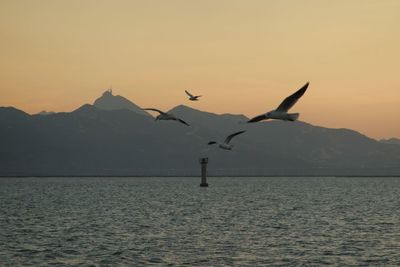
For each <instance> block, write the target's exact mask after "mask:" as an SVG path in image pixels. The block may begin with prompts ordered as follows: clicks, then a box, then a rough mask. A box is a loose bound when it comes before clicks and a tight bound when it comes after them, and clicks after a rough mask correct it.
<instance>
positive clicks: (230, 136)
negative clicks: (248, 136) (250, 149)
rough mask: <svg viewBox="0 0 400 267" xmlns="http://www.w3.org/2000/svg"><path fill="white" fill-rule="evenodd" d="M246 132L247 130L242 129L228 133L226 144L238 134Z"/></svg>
mask: <svg viewBox="0 0 400 267" xmlns="http://www.w3.org/2000/svg"><path fill="white" fill-rule="evenodd" d="M244 132H245V131H240V132H237V133H233V134H231V135H228V137H227V138H226V139H225V144H229V142H230V141H231V140H232V138H233V137H235V136H236V135H239V134H242V133H244Z"/></svg>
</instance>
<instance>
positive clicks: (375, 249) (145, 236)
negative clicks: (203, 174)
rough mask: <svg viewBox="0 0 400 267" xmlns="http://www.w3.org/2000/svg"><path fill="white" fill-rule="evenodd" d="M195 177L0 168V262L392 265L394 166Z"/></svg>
mask: <svg viewBox="0 0 400 267" xmlns="http://www.w3.org/2000/svg"><path fill="white" fill-rule="evenodd" d="M199 182H200V181H199V178H196V179H195V178H3V179H0V265H1V266H46V265H48V266H148V265H154V266H175V265H179V266H185V265H189V266H223V265H228V266H267V265H271V266H279V265H282V266H288V265H293V266H299V265H305V266H313V265H315V266H317V265H318V266H319V265H331V264H337V265H357V266H359V265H371V266H382V265H385V266H386V265H394V266H396V265H397V266H398V265H400V178H210V179H209V183H210V187H209V188H200V187H199Z"/></svg>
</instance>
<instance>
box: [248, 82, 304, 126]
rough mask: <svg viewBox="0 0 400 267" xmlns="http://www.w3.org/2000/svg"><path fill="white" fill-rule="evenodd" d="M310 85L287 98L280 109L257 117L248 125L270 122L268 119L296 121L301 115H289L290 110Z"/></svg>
mask: <svg viewBox="0 0 400 267" xmlns="http://www.w3.org/2000/svg"><path fill="white" fill-rule="evenodd" d="M309 84H310V83H309V82H308V83H306V84H305V85H304V86H303V87H301V88H300V89H299V90H297V91H296V92H295V93H294V94H292V95H290V96H288V97H286V98H285V100H283V101H282V103H281V104H280V105H279V107H278V108H277V109H275V110H271V111H269V112H267V113H265V114H262V115H259V116H256V117H254V118H252V119H251V120H249V121H248V123H251V122H258V121H262V120H268V119H276V120H283V121H295V120H297V119H298V118H299V115H300V114H299V113H288V111H289V109H290V108H291V107H293V106H294V104H296V102H297V101H298V100H299V99H300V97H302V95H304V93H305V92H306V90H307V88H308V85H309Z"/></svg>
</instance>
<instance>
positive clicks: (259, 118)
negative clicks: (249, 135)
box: [247, 114, 267, 123]
mask: <svg viewBox="0 0 400 267" xmlns="http://www.w3.org/2000/svg"><path fill="white" fill-rule="evenodd" d="M266 118H267V117H266V116H265V114H262V115H258V116H257V117H254V118H252V119H251V120H249V121H247V123H251V122H258V121H262V120H265V119H266Z"/></svg>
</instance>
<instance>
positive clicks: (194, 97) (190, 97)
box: [185, 90, 201, 101]
mask: <svg viewBox="0 0 400 267" xmlns="http://www.w3.org/2000/svg"><path fill="white" fill-rule="evenodd" d="M185 93H186V94H187V95H188V96H189V100H191V101H198V98H199V97H201V95H192V94H191V93H189V92H188V91H187V90H185Z"/></svg>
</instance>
